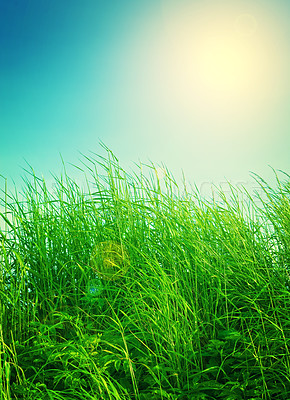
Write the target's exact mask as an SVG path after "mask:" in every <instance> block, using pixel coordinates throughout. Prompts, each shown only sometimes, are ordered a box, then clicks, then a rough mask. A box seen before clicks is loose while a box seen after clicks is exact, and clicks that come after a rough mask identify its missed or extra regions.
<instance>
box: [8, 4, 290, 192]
mask: <svg viewBox="0 0 290 400" xmlns="http://www.w3.org/2000/svg"><path fill="white" fill-rule="evenodd" d="M289 18H290V2H289V1H288V0H272V1H270V0H260V1H258V0H250V1H247V0H243V1H235V0H228V1H225V0H223V1H220V0H191V1H190V0H160V1H158V0H138V1H136V0H122V1H120V0H49V1H48V0H25V1H24V0H0V175H2V176H3V177H5V178H7V182H8V186H9V185H10V187H11V184H12V183H13V182H15V184H16V185H17V186H18V187H21V184H22V183H21V182H22V180H21V178H22V177H23V175H24V174H25V173H24V170H23V168H27V164H26V162H27V163H29V164H30V165H31V166H32V167H33V169H34V171H35V173H36V174H37V175H38V176H43V177H44V178H45V179H46V180H47V181H48V182H50V180H51V179H52V178H51V173H53V174H56V175H58V174H59V173H60V172H61V170H62V161H61V157H60V155H61V156H62V158H63V159H64V161H65V162H67V163H72V164H77V165H80V162H79V160H81V158H82V156H81V154H85V155H88V156H89V155H90V152H94V153H97V154H100V155H104V150H103V149H102V147H101V146H100V141H102V142H104V143H105V145H106V146H107V147H109V148H110V149H111V150H112V151H113V153H114V154H115V155H116V156H117V157H118V159H119V161H120V164H121V166H123V167H124V168H125V169H126V170H128V172H129V171H130V169H132V170H134V162H136V163H138V162H139V161H141V162H144V163H148V161H149V160H150V161H152V162H154V163H156V164H159V165H162V164H164V165H165V166H166V167H167V168H168V169H169V170H170V171H171V172H172V173H173V175H174V176H175V177H176V179H177V181H179V179H181V176H182V172H181V171H183V172H184V174H185V177H186V180H187V181H188V182H190V183H192V184H196V186H197V187H198V188H199V190H200V192H201V194H203V193H206V192H207V191H208V190H209V187H210V184H211V182H212V183H214V184H216V185H220V186H221V187H225V186H224V185H225V182H226V181H229V182H230V183H232V184H233V185H241V184H243V185H244V186H245V187H246V188H247V189H248V190H249V191H251V190H252V189H255V187H256V184H255V183H254V181H253V180H252V178H251V175H250V172H255V173H257V174H258V175H260V176H262V177H263V178H264V179H266V180H267V181H268V182H273V179H274V176H273V172H272V169H271V168H270V167H272V168H274V169H276V170H279V169H280V170H283V171H285V172H287V173H289V167H290V157H289V154H290V133H289V122H290V121H289V119H290V112H289V111H290V110H289V108H290V75H289V72H288V71H289V70H290V24H289V23H288V21H289ZM159 171H161V170H159ZM70 175H71V176H72V177H74V176H75V179H76V180H77V179H81V178H80V176H79V172H78V170H77V169H74V168H72V169H71V170H70ZM160 177H161V178H162V173H161V172H160ZM3 182H4V179H3V178H2V180H0V187H1V186H2V187H3V184H4V183H3Z"/></svg>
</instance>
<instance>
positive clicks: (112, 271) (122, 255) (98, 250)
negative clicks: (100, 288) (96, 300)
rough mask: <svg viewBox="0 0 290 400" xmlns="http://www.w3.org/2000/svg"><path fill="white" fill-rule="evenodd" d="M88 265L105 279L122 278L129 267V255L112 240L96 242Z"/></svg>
mask: <svg viewBox="0 0 290 400" xmlns="http://www.w3.org/2000/svg"><path fill="white" fill-rule="evenodd" d="M90 266H91V267H92V268H93V269H94V270H95V271H96V272H97V274H98V276H99V277H100V278H102V279H105V280H116V279H120V278H122V277H123V276H124V275H125V274H126V272H127V271H128V268H129V255H128V253H127V252H126V251H125V249H124V247H123V246H122V245H121V244H119V243H117V242H114V241H106V242H100V243H98V244H97V245H96V246H95V248H94V249H93V251H92V254H91V257H90Z"/></svg>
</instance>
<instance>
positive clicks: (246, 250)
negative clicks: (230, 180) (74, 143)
mask: <svg viewBox="0 0 290 400" xmlns="http://www.w3.org/2000/svg"><path fill="white" fill-rule="evenodd" d="M78 168H80V169H82V170H83V171H84V172H86V175H87V176H88V178H87V189H86V190H84V189H81V188H80V187H79V186H78V185H77V184H76V183H75V182H74V181H73V180H72V179H70V178H69V177H68V175H67V174H64V175H63V176H61V177H55V189H54V191H49V190H48V189H47V187H46V184H45V181H44V180H43V179H39V178H38V177H37V176H36V175H35V173H34V172H33V170H31V173H30V176H28V178H27V179H26V186H25V191H24V197H23V198H21V200H20V196H18V194H17V192H15V194H14V195H12V194H11V193H8V191H7V189H6V190H4V191H3V196H2V208H3V210H4V211H3V213H2V214H1V218H2V222H3V223H4V225H5V229H4V228H3V229H2V230H1V231H0V244H1V251H0V263H1V272H0V273H1V276H0V299H1V301H0V307H1V313H0V394H1V397H0V398H1V400H10V399H27V400H28V399H29V400H36V399H43V400H44V399H45V400H46V399H54V400H62V399H74V400H75V399H82V400H92V399H100V400H105V399H116V400H125V399H128V400H129V399H138V400H143V399H144V400H146V399H150V400H163V399H164V400H165V399H166V400H167V399H170V400H190V399H196V400H205V399H223V400H242V399H243V400H244V399H245V400H258V399H259V400H260V399H271V400H274V399H275V400H276V399H277V400H278V399H281V400H282V399H283V400H287V399H289V398H290V354H289V349H290V291H289V285H290V283H289V269H290V196H289V194H290V184H289V179H288V178H289V175H287V174H284V175H283V176H286V178H287V179H286V180H285V181H283V182H282V181H281V178H279V177H278V175H277V174H276V178H277V187H275V188H271V187H269V186H268V185H267V183H266V182H264V181H263V180H262V179H261V178H259V177H256V180H257V182H258V183H259V185H260V188H261V190H262V191H263V196H262V197H261V198H260V205H258V203H257V201H255V198H253V197H252V196H251V195H250V194H249V193H247V192H246V190H245V189H244V190H243V192H241V189H240V190H237V189H236V188H234V187H232V186H231V187H230V188H231V192H232V196H231V199H230V200H229V199H227V198H226V196H225V195H224V194H223V193H222V192H220V193H219V201H217V200H216V199H215V198H213V199H212V200H202V198H201V197H200V196H199V194H198V192H197V191H194V190H193V191H192V192H189V191H188V190H187V188H186V185H185V184H184V187H183V191H182V192H181V191H180V189H179V188H178V186H177V184H176V182H175V180H174V178H173V177H172V175H170V173H169V172H168V171H167V172H166V176H165V178H164V182H163V183H161V182H160V181H159V179H158V175H157V174H156V168H155V167H154V165H150V166H147V167H146V168H147V169H148V170H149V171H151V175H150V178H147V177H146V176H145V174H144V171H143V168H144V165H143V166H141V167H140V170H139V175H138V174H137V173H135V174H134V175H129V174H127V173H126V172H125V171H123V170H122V168H121V167H120V166H119V163H118V160H117V158H116V157H115V156H114V155H113V154H112V153H111V151H110V150H109V149H107V158H100V157H98V156H96V155H95V154H93V155H92V156H91V157H84V162H83V164H82V167H78ZM100 172H103V175H100ZM162 185H163V189H162V187H161V186H162ZM241 196H242V200H241Z"/></svg>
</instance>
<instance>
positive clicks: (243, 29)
mask: <svg viewBox="0 0 290 400" xmlns="http://www.w3.org/2000/svg"><path fill="white" fill-rule="evenodd" d="M256 30H257V20H256V18H255V17H254V16H253V15H252V14H240V15H239V16H238V17H237V19H236V20H235V31H236V33H237V34H238V35H239V36H252V35H254V34H255V33H256Z"/></svg>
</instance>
